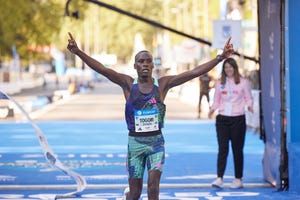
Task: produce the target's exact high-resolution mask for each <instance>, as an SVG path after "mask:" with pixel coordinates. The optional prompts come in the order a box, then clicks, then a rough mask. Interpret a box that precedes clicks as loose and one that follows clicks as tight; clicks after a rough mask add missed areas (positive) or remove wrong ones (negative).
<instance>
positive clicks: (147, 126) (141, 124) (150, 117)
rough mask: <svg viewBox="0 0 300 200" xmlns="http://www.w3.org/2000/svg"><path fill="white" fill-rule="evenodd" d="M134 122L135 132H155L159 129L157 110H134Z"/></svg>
mask: <svg viewBox="0 0 300 200" xmlns="http://www.w3.org/2000/svg"><path fill="white" fill-rule="evenodd" d="M134 121H135V131H136V132H149V131H157V130H158V129H159V125H158V109H157V108H153V109H149V110H135V111H134Z"/></svg>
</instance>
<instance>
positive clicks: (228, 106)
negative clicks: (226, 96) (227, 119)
mask: <svg viewBox="0 0 300 200" xmlns="http://www.w3.org/2000/svg"><path fill="white" fill-rule="evenodd" d="M224 115H227V116H231V115H232V103H225V108H224Z"/></svg>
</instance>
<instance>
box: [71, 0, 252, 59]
mask: <svg viewBox="0 0 300 200" xmlns="http://www.w3.org/2000/svg"><path fill="white" fill-rule="evenodd" d="M70 1H71V0H68V1H67V4H66V12H65V13H69V11H68V4H69V3H70ZM84 1H86V2H89V3H94V4H97V5H98V6H102V7H105V8H107V9H110V10H113V11H115V12H118V13H121V14H123V15H126V16H128V17H131V18H134V19H137V20H140V21H143V22H145V23H147V24H150V25H152V26H155V27H158V28H162V29H165V30H168V31H170V32H173V33H176V34H178V35H181V36H184V37H187V38H190V39H193V40H196V41H198V42H200V43H203V44H206V45H208V46H211V45H212V44H211V42H209V41H207V40H204V39H202V38H198V37H195V36H192V35H189V34H187V33H184V32H181V31H178V30H176V29H173V28H170V27H167V26H165V25H163V24H161V23H158V22H156V21H153V20H150V19H147V18H144V17H141V16H139V15H135V14H133V13H130V12H127V11H125V10H122V9H120V8H117V7H115V6H112V5H109V4H106V3H103V2H101V1H97V0H84ZM235 55H237V56H242V57H243V58H245V59H248V60H252V61H254V62H256V63H258V60H257V59H256V58H255V57H250V56H246V55H242V54H240V53H238V52H235Z"/></svg>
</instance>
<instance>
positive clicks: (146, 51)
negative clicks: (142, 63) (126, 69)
mask: <svg viewBox="0 0 300 200" xmlns="http://www.w3.org/2000/svg"><path fill="white" fill-rule="evenodd" d="M141 53H148V54H150V55H151V56H152V54H151V52H150V51H148V50H142V51H139V52H137V54H135V56H134V61H136V60H137V57H138V56H139V55H140V54H141Z"/></svg>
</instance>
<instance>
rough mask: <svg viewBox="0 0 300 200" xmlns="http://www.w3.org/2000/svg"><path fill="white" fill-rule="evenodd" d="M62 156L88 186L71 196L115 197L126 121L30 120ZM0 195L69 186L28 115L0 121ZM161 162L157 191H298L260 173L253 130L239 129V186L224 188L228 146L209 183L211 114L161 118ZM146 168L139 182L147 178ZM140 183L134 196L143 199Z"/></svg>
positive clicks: (189, 195)
mask: <svg viewBox="0 0 300 200" xmlns="http://www.w3.org/2000/svg"><path fill="white" fill-rule="evenodd" d="M37 124H38V126H39V127H40V129H41V130H42V131H43V133H44V134H45V136H46V138H47V140H48V143H49V145H50V146H51V148H52V150H53V151H54V153H55V154H56V155H57V157H58V159H60V160H61V161H62V163H63V164H64V165H65V166H66V167H68V168H70V169H72V170H74V171H75V172H77V173H79V174H81V175H82V176H84V177H85V179H86V181H87V188H86V189H85V190H84V191H83V192H82V193H80V194H79V195H77V196H76V197H74V198H67V199H121V197H122V193H123V190H124V188H125V187H126V186H127V174H126V148H127V132H126V124H125V122H124V121H121V120H113V121H76V122H74V121H43V122H38V123H37ZM0 132H1V135H0V199H44V198H45V197H49V198H50V199H51V198H53V197H54V195H55V194H61V193H66V192H70V191H72V190H75V189H76V184H75V181H74V180H73V179H72V178H70V177H69V176H67V175H65V174H64V173H63V172H61V171H58V170H57V169H55V168H53V167H51V166H50V165H49V164H48V163H47V162H46V160H45V158H44V155H43V152H42V149H41V147H40V145H39V142H38V139H37V135H36V133H35V130H34V129H33V127H32V126H31V124H29V123H22V122H0ZM163 133H164V136H165V140H166V163H165V166H164V171H163V175H162V180H161V191H160V199H186V200H195V199H209V200H237V199H239V200H240V199H241V200H246V199H300V194H294V193H290V192H288V191H283V192H277V189H276V188H272V187H271V185H270V184H268V183H266V182H265V181H264V179H263V173H262V158H263V152H264V144H263V142H262V141H261V140H260V139H259V135H257V134H255V133H254V132H252V131H250V130H249V131H248V132H247V135H246V144H245V148H244V152H245V167H244V178H243V181H244V188H243V189H230V188H229V186H230V183H231V181H232V180H233V178H234V177H233V174H234V169H233V161H232V154H231V151H230V154H229V157H228V164H227V169H226V173H225V177H224V182H225V185H224V188H223V189H215V188H212V187H211V185H210V183H211V182H212V181H213V180H214V179H215V178H216V158H217V141H216V133H215V125H214V122H213V121H211V120H209V121H206V120H200V121H199V120H167V121H166V124H165V128H164V130H163ZM146 177H147V174H145V181H144V182H145V186H146ZM146 194H147V192H146V188H145V189H144V190H143V195H142V198H141V199H147V195H146Z"/></svg>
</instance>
